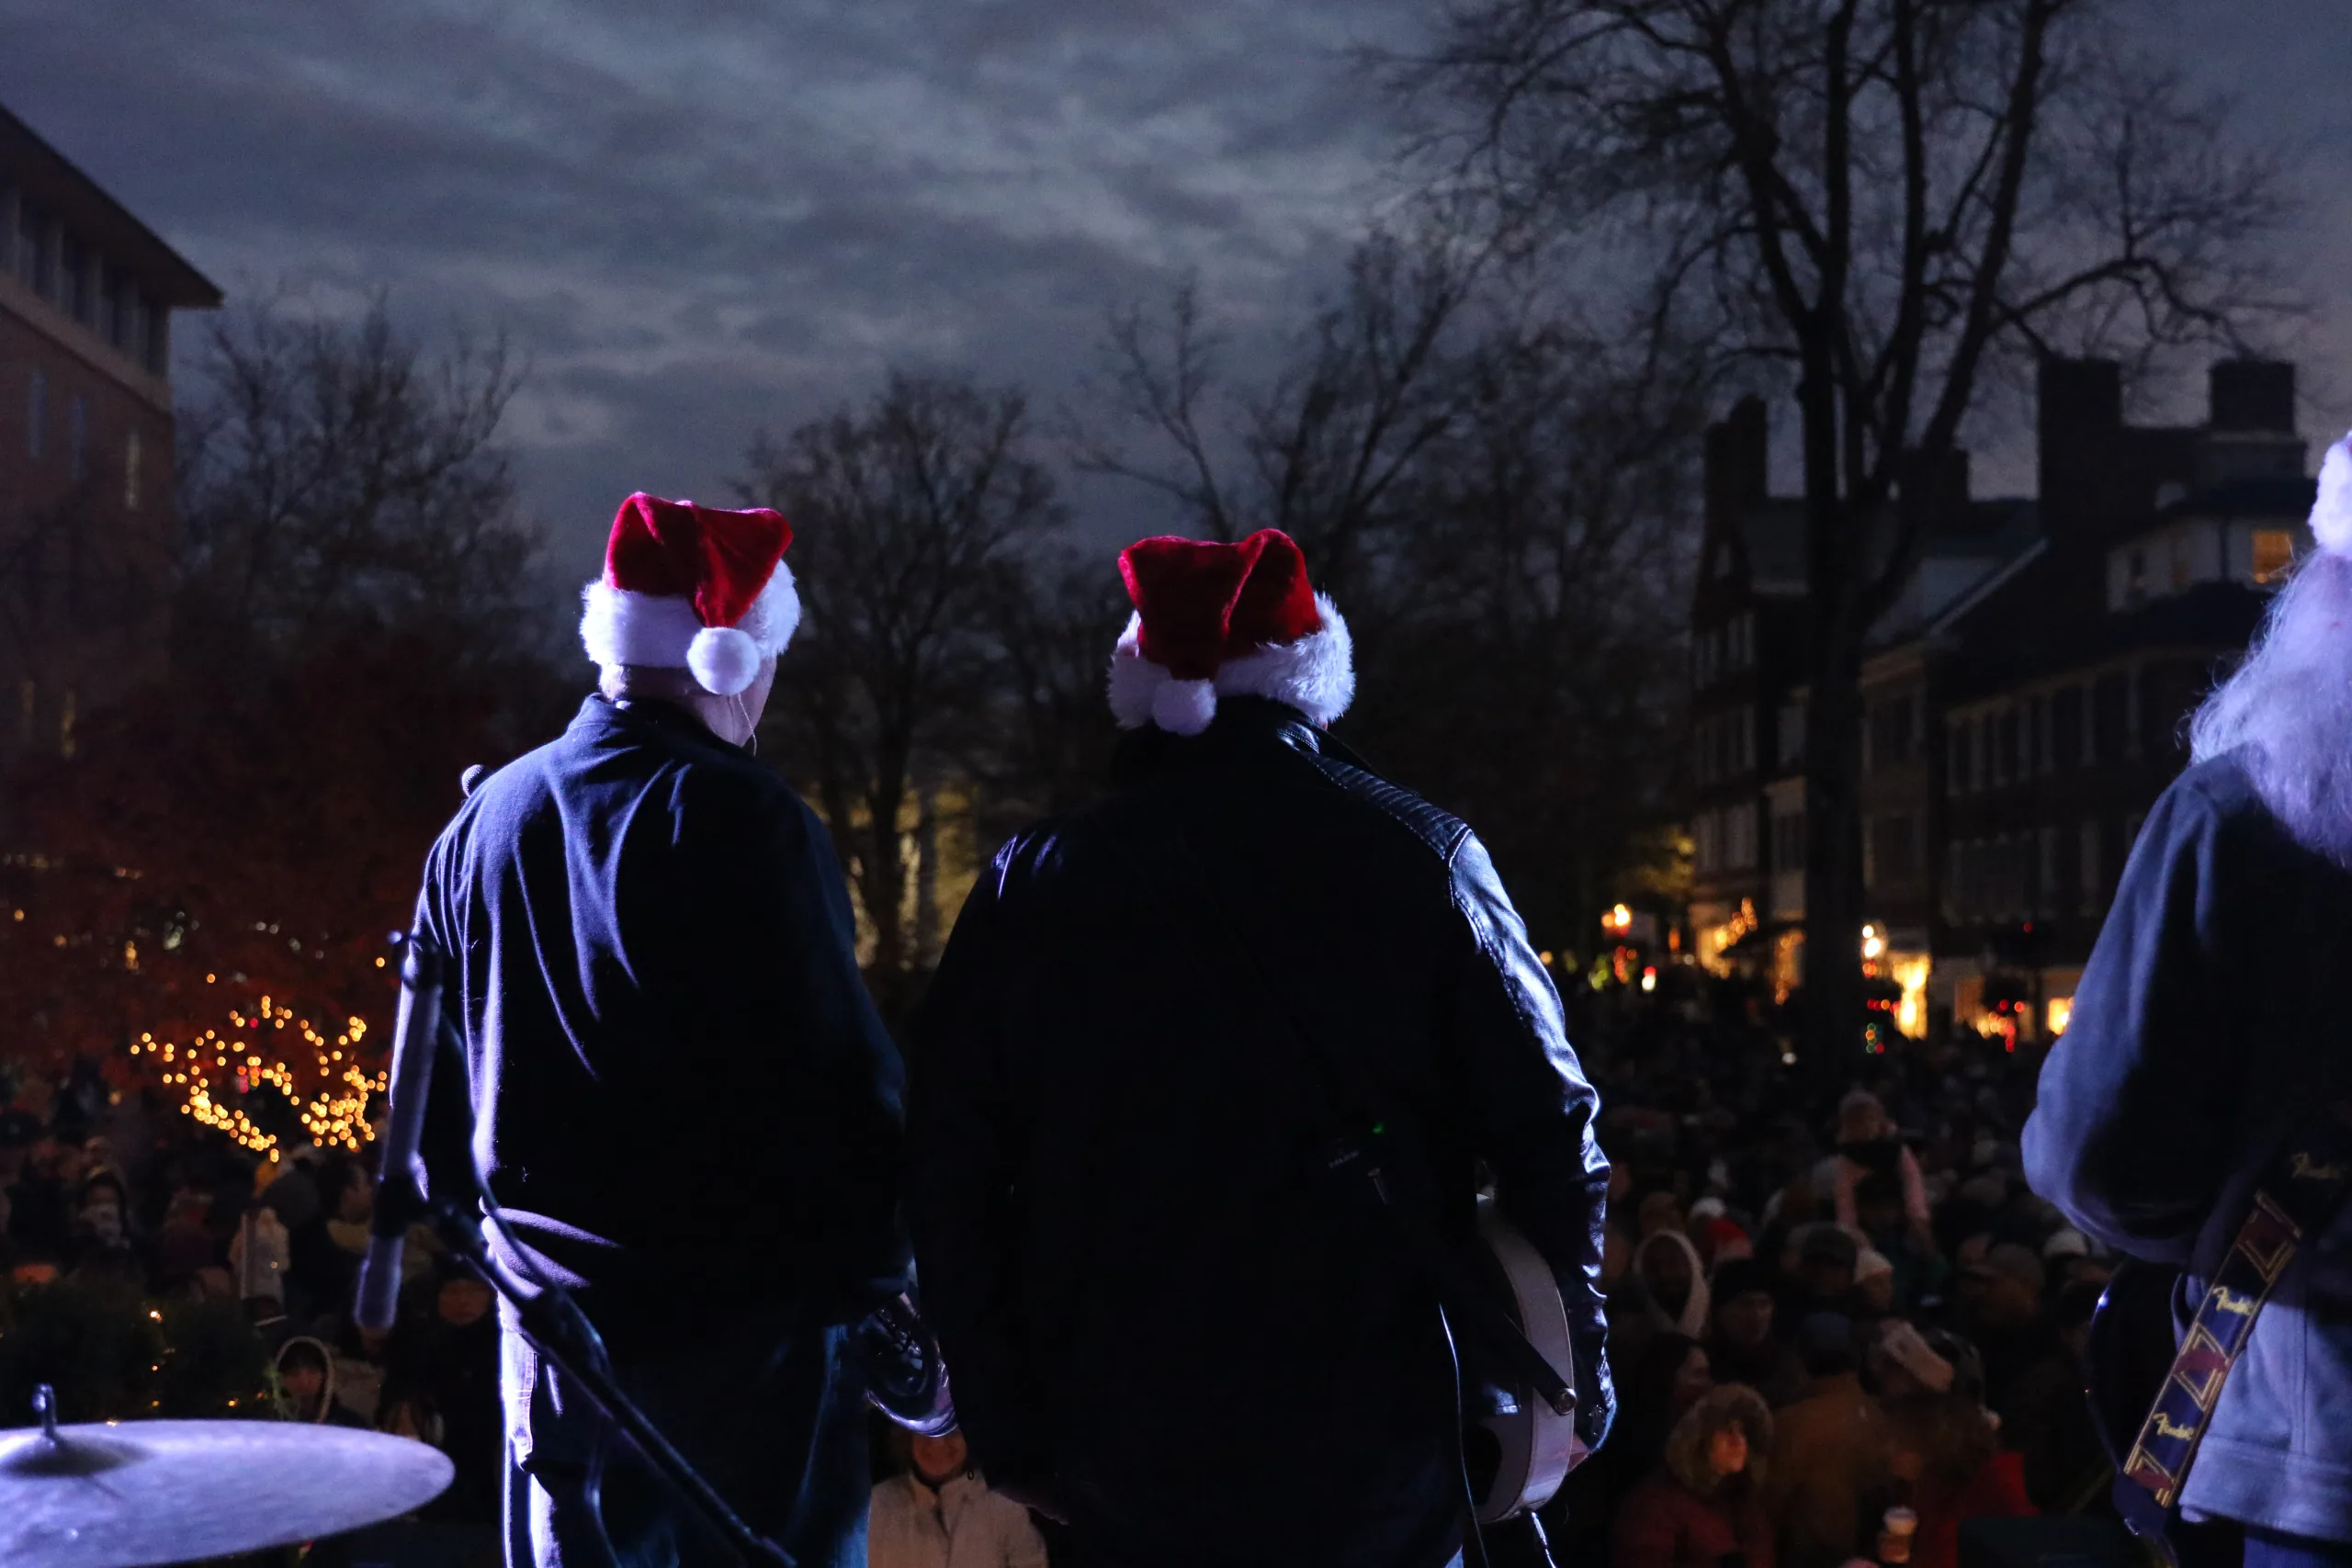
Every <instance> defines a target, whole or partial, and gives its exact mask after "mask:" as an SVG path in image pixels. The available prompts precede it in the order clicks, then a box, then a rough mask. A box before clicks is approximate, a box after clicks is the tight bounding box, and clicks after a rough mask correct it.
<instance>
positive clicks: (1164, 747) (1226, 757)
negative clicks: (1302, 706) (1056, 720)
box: [1111, 696, 1370, 788]
mask: <svg viewBox="0 0 2352 1568" xmlns="http://www.w3.org/2000/svg"><path fill="white" fill-rule="evenodd" d="M1285 751H1295V752H1299V753H1302V754H1304V755H1306V756H1309V757H1318V756H1328V757H1336V758H1337V759H1339V760H1340V761H1343V762H1347V763H1349V764H1351V766H1355V767H1363V762H1362V761H1361V760H1359V759H1358V758H1357V757H1356V755H1355V753H1353V752H1351V751H1350V750H1348V749H1347V748H1346V747H1344V746H1342V745H1340V743H1339V742H1338V741H1336V740H1334V739H1331V737H1330V735H1329V733H1328V732H1327V731H1324V730H1321V729H1317V728H1316V727H1315V726H1314V725H1313V724H1311V723H1309V722H1308V721H1307V717H1306V715H1305V714H1303V713H1301V712H1299V711H1298V710H1297V709H1296V708H1295V707H1292V706H1291V705H1289V704H1288V703H1278V702H1275V701H1273V700H1272V698H1268V697H1242V696H1226V697H1220V698H1219V699H1218V700H1217V705H1216V718H1215V719H1213V720H1211V721H1210V723H1209V727H1208V728H1207V729H1205V730H1204V731H1202V732H1201V733H1200V734H1198V735H1193V736H1184V735H1170V733H1169V732H1168V731H1166V730H1164V729H1162V728H1159V726H1157V725H1145V726H1144V727H1143V728H1139V729H1130V730H1128V731H1127V732H1126V733H1125V735H1123V736H1121V737H1120V738H1119V746H1118V750H1116V751H1114V752H1113V753H1112V758H1111V782H1112V784H1114V785H1115V786H1117V787H1120V788H1127V787H1131V786H1133V785H1136V784H1142V783H1144V782H1146V781H1147V780H1149V779H1154V778H1159V777H1161V776H1163V775H1166V774H1173V773H1189V772H1191V771H1193V769H1196V768H1204V767H1216V766H1224V765H1230V764H1231V763H1234V762H1237V761H1250V760H1252V759H1261V758H1267V757H1272V756H1276V755H1279V754H1281V753H1283V752H1285ZM1366 771H1367V772H1369V771H1370V770H1369V769H1367V770H1366Z"/></svg>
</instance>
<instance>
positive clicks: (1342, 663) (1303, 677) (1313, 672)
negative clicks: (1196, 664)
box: [1216, 593, 1356, 724]
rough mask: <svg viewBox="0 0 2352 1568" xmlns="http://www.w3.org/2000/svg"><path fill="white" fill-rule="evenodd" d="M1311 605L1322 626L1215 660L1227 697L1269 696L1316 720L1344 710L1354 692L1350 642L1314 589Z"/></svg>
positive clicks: (1345, 629)
mask: <svg viewBox="0 0 2352 1568" xmlns="http://www.w3.org/2000/svg"><path fill="white" fill-rule="evenodd" d="M1315 608H1316V610H1317V612H1319V613H1320V615H1322V617H1323V629H1322V630H1320V631H1317V632H1311V633H1309V634H1308V635H1307V636H1306V637H1300V638H1299V639H1298V640H1297V641H1296V642H1291V643H1281V644H1277V645H1275V646H1272V647H1269V648H1261V649H1259V650H1258V651H1257V652H1255V653H1249V654H1244V655H1243V656H1242V657H1240V658H1239V659H1228V660H1226V661H1225V662H1224V663H1223V664H1220V665H1218V666H1217V671H1216V689H1217V691H1218V692H1219V693H1220V694H1223V695H1225V696H1228V697H1272V699H1273V700H1274V701H1276V702H1278V703H1288V704H1289V705H1291V706H1293V707H1295V708H1296V709H1297V710H1298V711H1299V712H1301V713H1303V714H1305V715H1306V716H1307V717H1308V718H1310V719H1312V720H1314V721H1315V722H1316V723H1317V724H1329V723H1330V722H1331V721H1332V720H1333V719H1335V718H1337V717H1339V716H1340V715H1341V714H1343V713H1345V712H1347V711H1348V705H1349V704H1350V703H1351V702H1353V701H1355V697H1356V660H1355V645H1354V643H1352V642H1351V641H1350V640H1349V637H1348V623H1347V622H1346V620H1344V619H1343V618H1342V617H1341V616H1340V612H1339V611H1338V610H1337V609H1336V608H1334V607H1333V605H1332V604H1331V601H1330V600H1329V599H1326V598H1325V597H1324V596H1323V595H1322V594H1320V593H1317V595H1316V596H1315Z"/></svg>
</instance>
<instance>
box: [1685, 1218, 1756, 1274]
mask: <svg viewBox="0 0 2352 1568" xmlns="http://www.w3.org/2000/svg"><path fill="white" fill-rule="evenodd" d="M1699 1250H1700V1251H1701V1252H1702V1253H1704V1254H1706V1258H1707V1261H1708V1262H1709V1263H1710V1264H1713V1263H1718V1262H1721V1261H1722V1260H1723V1259H1724V1258H1746V1257H1747V1256H1749V1255H1750V1254H1751V1253H1753V1252H1754V1251H1755V1245H1754V1244H1753V1243H1751V1242H1750V1241H1749V1240H1748V1239H1747V1232H1746V1231H1744V1230H1742V1229H1740V1228H1739V1222H1738V1221H1736V1220H1733V1219H1727V1218H1725V1217H1724V1216H1723V1215H1721V1214H1718V1215H1716V1216H1715V1217H1714V1218H1713V1219H1712V1220H1709V1221H1708V1222H1707V1223H1706V1224H1705V1226H1704V1227H1703V1228H1702V1230H1701V1231H1700V1232H1699Z"/></svg>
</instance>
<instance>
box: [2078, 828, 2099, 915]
mask: <svg viewBox="0 0 2352 1568" xmlns="http://www.w3.org/2000/svg"><path fill="white" fill-rule="evenodd" d="M2098 840H2099V831H2098V818H2096V817H2093V818H2088V819H2086V821H2085V822H2084V823H2083V828H2082V835H2081V838H2080V840H2079V846H2080V855H2081V861H2082V890H2083V903H2082V912H2083V913H2084V914H2086V915H2096V914H2098V911H2099V905H2100V903H2101V902H2102V900H2101V898H2100V895H2101V894H2103V893H2104V892H2105V891H2106V886H2105V885H2104V884H2103V883H2102V882H2101V880H2100V874H2099V856H2098Z"/></svg>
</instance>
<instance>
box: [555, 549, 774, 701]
mask: <svg viewBox="0 0 2352 1568" xmlns="http://www.w3.org/2000/svg"><path fill="white" fill-rule="evenodd" d="M581 598H582V601H583V602H584V604H585V609H584V612H583V613H582V615H581V617H580V640H581V642H582V645H584V646H585V647H586V649H588V657H589V658H590V659H592V660H594V661H595V662H596V663H597V664H599V665H602V666H603V667H605V668H606V669H610V668H612V667H613V666H615V665H618V664H635V665H639V666H642V667H644V668H647V669H652V670H686V671H692V672H693V674H694V677H695V682H697V683H698V684H699V685H701V686H702V688H703V689H704V690H705V691H708V692H715V693H717V694H718V695H720V696H732V695H733V694H735V693H737V692H740V691H742V690H743V689H744V688H745V687H747V686H749V685H750V684H751V683H752V681H753V680H754V679H755V678H757V676H758V674H759V665H760V661H761V660H766V659H774V658H775V657H776V656H777V655H778V654H780V653H782V652H783V651H784V650H785V649H786V647H787V646H788V645H789V644H790V643H791V641H792V634H793V633H794V632H796V631H797V630H799V628H800V594H799V592H798V591H797V589H796V588H795V587H794V586H793V582H792V570H791V569H790V568H789V567H786V565H785V564H784V563H783V562H782V561H778V562H776V565H775V574H774V575H773V576H771V577H770V578H769V579H768V581H767V586H766V587H764V588H763V589H761V590H760V596H759V597H758V598H757V599H754V600H752V607H751V608H750V609H748V610H746V611H744V612H743V618H742V620H741V621H740V622H738V623H737V624H736V625H735V626H733V627H731V628H730V627H713V626H704V625H703V624H702V617H701V616H699V615H695V604H694V601H693V600H692V599H689V598H686V597H684V595H669V594H654V593H632V592H629V591H628V590H627V589H624V588H616V587H614V586H613V585H612V584H611V583H609V582H606V581H604V580H603V579H602V578H599V579H597V580H596V581H594V582H592V583H590V584H588V586H587V587H586V588H585V589H583V590H582V591H581ZM721 632H724V633H725V634H726V635H724V636H719V635H718V633H721ZM739 638H740V639H741V640H740V641H739V640H738V639H739ZM696 649H700V653H699V655H697V652H696ZM738 675H740V676H741V680H740V682H738V683H736V684H734V685H723V684H713V683H712V682H713V681H714V680H717V681H720V682H725V681H729V680H734V679H735V677H736V676H738Z"/></svg>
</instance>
